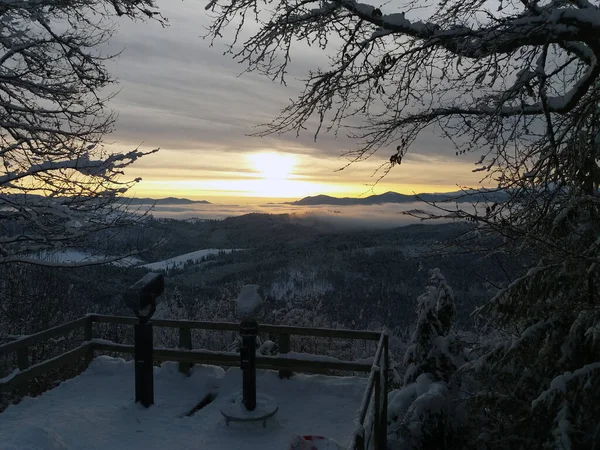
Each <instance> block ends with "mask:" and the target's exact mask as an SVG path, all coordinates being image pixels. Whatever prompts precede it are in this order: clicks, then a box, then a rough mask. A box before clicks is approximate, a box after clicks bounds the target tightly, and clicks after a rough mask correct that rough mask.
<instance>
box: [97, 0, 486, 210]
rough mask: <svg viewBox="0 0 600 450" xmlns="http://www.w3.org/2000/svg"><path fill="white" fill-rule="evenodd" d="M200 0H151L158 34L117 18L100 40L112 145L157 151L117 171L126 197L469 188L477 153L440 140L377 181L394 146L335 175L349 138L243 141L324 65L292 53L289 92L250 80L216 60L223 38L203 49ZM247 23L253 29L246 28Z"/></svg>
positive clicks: (418, 147)
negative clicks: (109, 93) (159, 19)
mask: <svg viewBox="0 0 600 450" xmlns="http://www.w3.org/2000/svg"><path fill="white" fill-rule="evenodd" d="M205 3H206V2H204V1H198V0H184V1H179V0H177V1H176V0H159V1H158V2H157V4H158V5H159V8H160V10H161V12H162V13H163V15H165V16H166V17H167V18H168V19H169V26H168V27H161V26H160V25H159V24H158V23H153V22H136V23H134V22H131V21H128V20H119V22H118V23H117V24H116V29H117V32H116V33H115V35H114V36H113V38H112V40H111V41H110V43H109V44H108V47H107V51H108V52H110V53H117V52H121V53H120V55H119V56H118V57H117V58H115V59H114V60H112V61H109V62H108V68H109V70H110V72H111V73H112V74H113V75H114V76H115V77H116V78H117V79H118V80H119V83H118V85H117V86H115V87H114V89H115V90H118V93H117V95H116V96H115V98H113V99H112V100H111V101H110V103H109V107H110V108H111V109H113V110H114V111H115V112H116V113H117V114H118V120H117V122H116V127H115V131H114V133H113V134H112V135H110V136H108V137H107V143H108V145H109V146H110V148H112V149H115V150H118V151H128V150H130V149H132V148H136V147H139V148H141V149H146V150H150V149H153V148H157V147H159V148H160V151H159V152H158V153H156V154H153V155H150V156H147V157H144V158H142V159H141V160H139V161H137V162H136V163H135V164H134V165H133V166H131V168H130V169H129V170H128V171H127V172H126V175H127V176H128V177H131V178H133V177H141V178H142V180H143V181H142V182H141V183H139V184H138V185H137V186H136V188H135V190H134V191H133V192H131V193H130V195H134V196H136V197H152V198H162V197H168V196H174V197H186V198H190V199H195V200H199V199H206V200H209V201H211V202H218V203H223V204H234V203H235V204H240V203H244V204H249V203H260V202H265V201H278V200H281V201H284V200H288V199H297V198H302V197H305V196H308V195H317V194H328V195H332V196H336V197H342V196H349V197H358V196H361V195H370V194H373V193H375V194H381V193H384V192H387V191H395V192H400V193H406V194H409V193H413V192H416V193H421V192H449V191H455V190H457V185H462V186H464V185H468V186H477V183H478V182H479V179H480V174H477V173H473V172H472V169H473V168H474V165H473V163H474V162H475V159H476V158H477V157H476V155H463V156H456V155H455V150H454V148H453V147H452V145H451V143H450V142H449V141H447V140H443V139H441V138H438V137H437V136H435V135H433V134H424V135H422V137H421V138H420V139H419V140H418V141H417V142H416V143H415V145H414V147H413V151H412V153H410V154H409V155H408V156H407V157H406V158H405V159H404V160H403V163H402V165H401V166H399V167H397V168H395V169H394V170H393V171H392V172H391V173H390V174H388V176H387V177H386V178H384V179H383V180H382V181H380V182H379V183H378V184H377V185H376V186H373V185H374V183H375V182H376V181H377V179H378V178H379V177H378V176H377V175H375V176H373V172H374V171H375V169H376V168H377V167H379V166H380V165H381V163H382V162H384V161H385V160H387V159H389V156H390V155H391V154H392V153H393V149H389V150H387V151H386V149H382V150H381V151H380V153H378V154H377V155H376V157H374V158H372V159H370V160H368V161H365V162H360V163H356V164H353V165H351V166H350V167H348V168H346V169H344V170H343V171H336V170H337V169H340V168H341V167H343V166H345V165H346V163H347V160H346V159H344V158H343V157H341V155H342V153H343V152H345V151H349V150H353V149H355V148H356V143H355V142H353V141H352V140H350V139H349V138H347V137H345V136H343V135H340V136H338V138H337V139H336V138H335V137H334V136H333V135H331V134H329V135H322V136H320V137H319V138H318V139H317V141H314V139H313V135H314V129H309V130H307V132H306V133H304V134H301V135H300V136H299V137H296V135H295V133H290V134H284V135H277V136H270V137H265V138H259V137H252V136H248V134H251V133H253V132H255V131H257V126H258V125H260V124H264V123H267V122H269V121H271V120H272V119H274V118H275V117H276V116H277V113H278V112H279V111H280V110H281V109H282V108H284V107H285V106H286V105H287V104H288V102H289V99H290V98H293V97H295V96H296V95H297V93H298V92H299V90H300V87H301V86H302V84H301V82H300V81H299V79H301V78H302V77H303V76H305V75H306V74H307V73H308V71H309V70H310V69H316V68H317V67H318V66H321V67H325V66H326V65H327V56H326V55H325V54H323V53H322V52H321V51H320V50H318V49H312V48H308V47H298V48H297V49H296V50H297V51H296V52H295V53H293V54H292V58H293V64H292V66H291V68H290V77H289V78H288V80H287V81H288V84H287V86H282V85H281V84H279V83H277V82H273V81H271V80H270V79H268V78H266V77H263V76H261V75H259V74H254V73H243V74H242V72H243V71H244V68H245V67H244V66H242V65H240V64H238V63H237V62H235V61H233V60H232V59H231V57H230V56H229V55H224V54H223V52H224V50H225V46H224V44H225V43H226V42H229V40H228V39H227V38H228V36H227V35H226V36H225V40H224V41H222V42H217V43H215V45H213V46H211V45H210V41H209V40H207V39H203V38H202V35H203V34H204V33H205V27H206V26H207V25H208V23H209V17H208V13H207V12H206V11H205V9H204V6H205ZM251 26H255V25H251Z"/></svg>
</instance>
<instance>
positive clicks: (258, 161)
mask: <svg viewBox="0 0 600 450" xmlns="http://www.w3.org/2000/svg"><path fill="white" fill-rule="evenodd" d="M248 159H249V161H250V163H251V164H252V166H253V167H254V169H255V170H256V171H257V172H260V174H261V175H262V177H263V178H264V179H267V180H285V179H287V178H288V177H289V175H290V173H291V171H292V169H293V168H294V166H295V164H296V160H295V158H294V157H292V156H287V155H281V154H279V153H254V154H252V155H249V156H248Z"/></svg>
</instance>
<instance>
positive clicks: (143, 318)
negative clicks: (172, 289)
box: [123, 272, 165, 408]
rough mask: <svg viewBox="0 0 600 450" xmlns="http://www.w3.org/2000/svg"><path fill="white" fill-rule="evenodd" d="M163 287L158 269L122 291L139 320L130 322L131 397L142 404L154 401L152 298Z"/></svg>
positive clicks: (154, 303) (153, 309) (154, 308)
mask: <svg viewBox="0 0 600 450" xmlns="http://www.w3.org/2000/svg"><path fill="white" fill-rule="evenodd" d="M164 290H165V279H164V277H163V275H162V274H160V273H152V272H151V273H148V274H146V275H144V276H143V277H142V278H141V279H140V280H139V281H137V282H135V283H134V284H132V285H131V286H130V287H129V288H128V289H127V290H126V291H125V294H124V295H123V300H124V301H125V304H126V305H127V306H129V308H131V309H132V310H133V312H134V314H135V315H136V317H137V318H138V319H139V320H140V322H139V323H136V324H135V325H134V339H135V343H134V360H135V401H136V403H137V402H140V403H141V404H142V405H144V406H145V407H146V408H147V407H149V406H150V405H152V404H154V365H153V355H152V353H153V346H154V344H153V342H152V323H151V322H150V318H151V317H152V315H153V314H154V312H155V311H156V300H157V299H158V297H159V296H160V294H162V293H163V291H164Z"/></svg>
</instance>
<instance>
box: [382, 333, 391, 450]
mask: <svg viewBox="0 0 600 450" xmlns="http://www.w3.org/2000/svg"><path fill="white" fill-rule="evenodd" d="M389 345H390V336H389V335H388V334H387V332H385V335H384V336H383V363H382V365H381V376H382V378H383V383H382V384H383V386H381V388H382V390H383V398H382V402H381V440H380V443H381V448H383V449H387V422H388V414H387V413H388V388H389V379H388V377H389V368H390V351H389Z"/></svg>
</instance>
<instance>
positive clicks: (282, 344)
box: [279, 333, 292, 378]
mask: <svg viewBox="0 0 600 450" xmlns="http://www.w3.org/2000/svg"><path fill="white" fill-rule="evenodd" d="M290 350H291V346H290V335H289V334H288V333H281V334H280V335H279V354H280V355H285V354H286V353H289V352H290ZM291 376H292V371H291V370H280V371H279V378H290V377H291Z"/></svg>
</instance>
